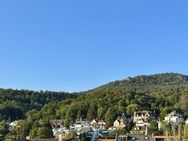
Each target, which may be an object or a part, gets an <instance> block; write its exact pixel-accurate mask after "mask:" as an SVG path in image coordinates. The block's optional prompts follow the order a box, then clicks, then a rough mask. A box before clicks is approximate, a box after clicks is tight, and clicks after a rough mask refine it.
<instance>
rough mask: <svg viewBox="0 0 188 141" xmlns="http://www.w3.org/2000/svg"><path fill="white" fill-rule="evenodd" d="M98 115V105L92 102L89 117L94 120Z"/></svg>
mask: <svg viewBox="0 0 188 141" xmlns="http://www.w3.org/2000/svg"><path fill="white" fill-rule="evenodd" d="M96 117H97V106H96V104H94V103H91V104H90V106H89V109H88V112H87V119H88V120H90V121H91V120H93V119H95V118H96Z"/></svg>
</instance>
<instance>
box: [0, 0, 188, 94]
mask: <svg viewBox="0 0 188 141" xmlns="http://www.w3.org/2000/svg"><path fill="white" fill-rule="evenodd" d="M187 7H188V1H187V0H1V1H0V87H2V88H18V89H33V90H41V89H42V90H57V91H69V92H73V91H82V90H88V89H91V88H95V87H97V86H99V85H102V84H105V83H107V82H109V81H113V80H119V79H123V78H125V77H127V76H135V75H140V74H153V73H162V72H179V73H183V74H188V8H187Z"/></svg>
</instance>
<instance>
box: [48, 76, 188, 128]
mask: <svg viewBox="0 0 188 141" xmlns="http://www.w3.org/2000/svg"><path fill="white" fill-rule="evenodd" d="M187 95H188V76H186V75H182V74H178V73H163V74H156V75H142V76H137V77H133V78H131V77H129V78H127V79H125V80H121V81H115V82H111V83H108V84H106V85H103V86H101V87H98V88H96V89H93V90H89V91H86V92H84V93H82V94H80V95H79V96H78V98H76V99H74V100H71V101H65V102H62V103H61V104H60V105H59V107H58V108H57V111H58V110H59V111H58V113H57V117H59V118H61V119H65V124H68V123H69V122H70V121H72V120H75V119H76V118H79V117H80V116H82V117H83V118H87V119H89V120H91V119H93V118H99V119H105V120H106V121H107V123H108V125H111V124H112V121H114V120H115V118H116V117H117V116H118V115H121V113H125V114H126V115H127V116H131V115H132V113H133V112H134V111H136V110H151V111H156V113H158V114H159V115H160V117H161V118H163V117H164V116H165V114H167V113H168V112H170V111H172V110H178V111H179V112H183V113H184V115H186V116H187V115H188V112H185V108H184V107H186V106H185V105H183V104H186V102H185V101H181V100H184V99H186V98H185V97H184V96H187ZM49 107H50V106H49ZM187 107H188V106H187ZM115 111H116V112H115ZM187 111H188V109H187Z"/></svg>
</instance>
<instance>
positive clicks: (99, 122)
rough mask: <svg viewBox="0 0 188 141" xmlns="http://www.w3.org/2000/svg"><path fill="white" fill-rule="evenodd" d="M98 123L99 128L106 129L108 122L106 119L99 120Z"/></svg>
mask: <svg viewBox="0 0 188 141" xmlns="http://www.w3.org/2000/svg"><path fill="white" fill-rule="evenodd" d="M97 124H98V127H99V129H103V130H104V129H106V122H105V121H104V120H98V122H97Z"/></svg>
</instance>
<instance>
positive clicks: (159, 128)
mask: <svg viewBox="0 0 188 141" xmlns="http://www.w3.org/2000/svg"><path fill="white" fill-rule="evenodd" d="M18 123H19V121H14V122H12V123H10V124H9V125H10V130H12V129H14V128H15V127H16V126H19V125H18ZM156 123H157V124H156ZM50 125H51V129H52V132H53V136H54V138H56V139H58V140H59V138H60V139H66V137H67V135H69V134H70V133H75V135H74V136H72V138H74V139H73V140H91V141H96V140H100V139H114V140H116V141H124V140H126V141H127V140H139V138H141V137H143V138H144V140H154V139H155V136H156V137H158V138H157V139H155V140H160V141H161V140H164V139H165V138H168V137H169V139H173V138H175V139H176V138H177V139H178V138H180V137H179V133H175V134H174V135H170V134H169V135H168V134H165V132H164V131H165V130H166V129H165V128H168V127H167V126H171V127H172V128H171V129H172V130H174V131H177V132H178V131H179V127H180V126H183V125H184V126H187V127H188V119H185V118H184V117H183V115H181V114H180V113H178V112H176V111H172V112H170V113H169V114H167V115H166V116H165V117H164V119H163V120H162V121H161V120H159V117H157V116H156V115H155V112H151V111H147V110H144V111H135V112H134V113H133V116H132V117H126V116H125V114H124V113H122V115H121V116H118V117H117V119H116V120H115V121H114V122H113V125H112V126H110V127H107V124H106V122H105V120H103V119H93V120H92V121H88V120H86V119H82V118H80V119H77V120H76V122H70V124H69V127H64V126H63V120H51V121H50ZM159 136H160V137H159ZM120 137H121V138H120ZM27 139H28V140H32V139H31V138H30V137H29V136H28V137H27Z"/></svg>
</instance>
